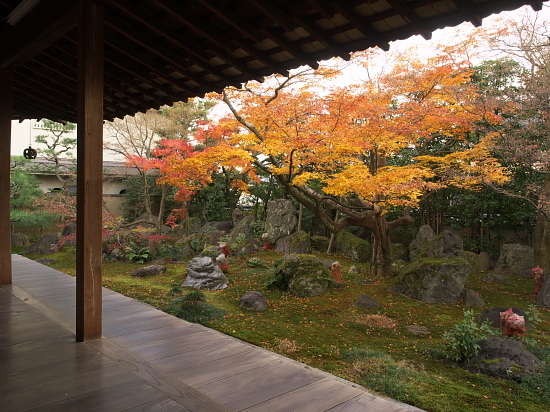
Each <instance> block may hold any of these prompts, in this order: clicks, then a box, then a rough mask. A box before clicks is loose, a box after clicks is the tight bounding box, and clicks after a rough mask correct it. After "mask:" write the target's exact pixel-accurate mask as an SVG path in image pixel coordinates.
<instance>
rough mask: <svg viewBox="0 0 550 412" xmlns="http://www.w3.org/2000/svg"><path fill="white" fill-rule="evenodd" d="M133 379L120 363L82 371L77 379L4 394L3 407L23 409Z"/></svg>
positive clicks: (49, 382) (15, 409) (134, 378)
mask: <svg viewBox="0 0 550 412" xmlns="http://www.w3.org/2000/svg"><path fill="white" fill-rule="evenodd" d="M132 380H133V381H135V382H136V383H137V382H138V379H137V378H136V377H135V375H133V374H132V373H130V372H129V371H127V370H126V369H124V368H123V367H122V366H120V365H114V366H110V367H106V368H102V369H99V370H96V371H92V372H87V373H82V374H80V375H79V376H78V379H75V377H74V376H71V377H68V378H61V379H56V380H55V381H46V382H43V383H42V384H40V385H35V386H29V387H26V388H23V389H19V390H14V391H11V392H8V393H3V394H2V407H3V408H6V410H9V411H24V410H27V409H32V408H38V407H42V406H44V405H48V404H50V403H54V402H58V401H61V400H63V399H65V398H69V397H74V396H78V395H82V394H85V393H87V392H91V391H94V390H97V389H101V388H106V387H109V386H112V385H116V384H119V383H122V382H128V381H132Z"/></svg>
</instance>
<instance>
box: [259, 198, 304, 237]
mask: <svg viewBox="0 0 550 412" xmlns="http://www.w3.org/2000/svg"><path fill="white" fill-rule="evenodd" d="M297 225H298V219H297V218H296V210H295V208H294V205H293V204H292V202H291V201H290V200H288V199H275V200H270V201H269V202H268V203H267V217H266V221H265V232H266V233H267V235H268V238H269V240H270V241H271V243H272V244H275V243H277V241H278V240H279V239H280V238H282V237H285V236H288V235H290V234H292V233H294V231H295V230H296V226H297Z"/></svg>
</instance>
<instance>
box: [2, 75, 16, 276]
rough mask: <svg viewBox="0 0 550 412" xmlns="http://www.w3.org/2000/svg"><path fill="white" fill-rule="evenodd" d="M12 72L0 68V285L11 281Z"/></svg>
mask: <svg viewBox="0 0 550 412" xmlns="http://www.w3.org/2000/svg"><path fill="white" fill-rule="evenodd" d="M12 95H13V72H12V71H11V70H0V96H1V97H0V285H4V284H8V283H11V282H12V275H11V223H10V147H11V110H12Z"/></svg>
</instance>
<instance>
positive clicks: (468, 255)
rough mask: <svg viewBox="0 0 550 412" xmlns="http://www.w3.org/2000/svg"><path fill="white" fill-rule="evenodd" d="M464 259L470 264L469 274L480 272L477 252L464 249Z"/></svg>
mask: <svg viewBox="0 0 550 412" xmlns="http://www.w3.org/2000/svg"><path fill="white" fill-rule="evenodd" d="M464 259H466V261H467V262H468V263H469V264H470V267H471V270H470V275H473V274H475V273H479V272H480V264H479V255H478V254H477V253H475V252H470V251H465V252H464Z"/></svg>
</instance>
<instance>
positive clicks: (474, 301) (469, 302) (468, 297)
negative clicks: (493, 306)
mask: <svg viewBox="0 0 550 412" xmlns="http://www.w3.org/2000/svg"><path fill="white" fill-rule="evenodd" d="M462 302H464V304H465V305H466V306H485V301H484V300H483V299H482V298H481V296H479V294H478V293H477V292H475V291H474V290H472V289H464V291H463V292H462Z"/></svg>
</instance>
